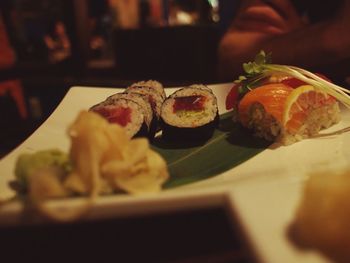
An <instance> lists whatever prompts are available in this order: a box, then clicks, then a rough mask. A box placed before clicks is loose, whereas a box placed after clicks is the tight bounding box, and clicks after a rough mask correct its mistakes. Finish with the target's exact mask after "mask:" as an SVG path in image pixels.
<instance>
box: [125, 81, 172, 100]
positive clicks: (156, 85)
mask: <svg viewBox="0 0 350 263" xmlns="http://www.w3.org/2000/svg"><path fill="white" fill-rule="evenodd" d="M131 87H148V88H152V89H153V90H154V91H155V92H157V93H158V94H159V95H160V96H161V97H162V99H163V100H164V99H165V98H166V95H165V91H164V87H163V85H162V84H161V83H160V82H158V81H156V80H147V81H139V82H136V83H133V84H132V85H131V86H130V88H131Z"/></svg>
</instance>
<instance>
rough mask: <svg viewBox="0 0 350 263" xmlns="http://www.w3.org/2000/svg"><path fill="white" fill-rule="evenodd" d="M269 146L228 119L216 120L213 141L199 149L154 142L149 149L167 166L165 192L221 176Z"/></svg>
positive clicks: (229, 117) (157, 140) (198, 147)
mask: <svg viewBox="0 0 350 263" xmlns="http://www.w3.org/2000/svg"><path fill="white" fill-rule="evenodd" d="M269 144H270V143H268V142H266V141H264V140H261V139H258V138H254V137H253V136H252V135H251V134H250V133H249V132H247V130H245V129H244V128H242V127H241V126H240V125H237V124H234V123H233V122H232V120H231V115H230V114H228V113H226V114H223V115H221V116H220V124H219V127H218V128H217V129H216V130H215V132H214V135H213V137H212V138H211V139H210V140H208V141H207V142H206V143H205V144H202V145H195V144H192V145H190V144H189V143H182V144H179V143H171V142H166V141H163V140H162V139H161V138H156V139H155V141H154V142H153V145H152V148H153V149H154V150H155V151H157V152H158V153H159V154H161V155H162V156H163V158H164V159H165V160H166V162H167V164H168V169H169V172H170V179H169V180H168V182H167V183H166V184H165V186H164V187H165V188H171V187H176V186H180V185H184V184H188V183H193V182H197V181H200V180H203V179H207V178H210V177H213V176H215V175H218V174H220V173H222V172H225V171H227V170H229V169H231V168H233V167H235V166H237V165H239V164H241V163H243V162H244V161H246V160H248V159H250V158H252V157H253V156H255V155H257V154H258V153H260V152H261V151H263V150H264V149H266V148H267V147H268V146H269Z"/></svg>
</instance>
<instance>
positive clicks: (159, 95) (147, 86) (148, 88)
mask: <svg viewBox="0 0 350 263" xmlns="http://www.w3.org/2000/svg"><path fill="white" fill-rule="evenodd" d="M125 92H126V93H134V94H135V93H136V94H142V95H144V96H147V98H148V102H149V103H150V104H151V107H152V110H153V114H154V115H155V117H156V118H157V119H159V117H160V108H161V106H162V104H163V101H164V99H165V97H166V96H165V91H164V89H163V86H162V84H160V83H159V82H157V81H151V80H150V81H141V82H137V83H134V84H132V85H131V86H130V87H128V88H126V90H125Z"/></svg>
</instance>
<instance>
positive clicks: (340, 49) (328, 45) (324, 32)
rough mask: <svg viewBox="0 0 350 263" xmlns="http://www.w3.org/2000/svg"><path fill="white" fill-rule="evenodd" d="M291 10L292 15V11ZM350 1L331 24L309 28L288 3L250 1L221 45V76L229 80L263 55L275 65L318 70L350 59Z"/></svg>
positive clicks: (242, 8) (284, 0)
mask: <svg viewBox="0 0 350 263" xmlns="http://www.w3.org/2000/svg"><path fill="white" fill-rule="evenodd" d="M288 10H289V11H288ZM349 28H350V1H349V0H345V1H344V6H343V7H342V8H340V11H339V14H338V15H337V16H336V17H335V18H334V19H330V20H328V21H323V22H320V23H318V24H314V25H308V24H307V23H305V21H303V19H302V18H301V17H299V16H298V14H297V13H296V11H295V9H294V7H293V6H292V5H291V4H290V3H289V1H288V0H270V1H261V0H251V1H250V0H249V1H248V0H247V1H245V3H244V4H243V6H242V7H241V9H240V12H239V13H238V15H237V17H236V18H235V20H234V21H233V24H232V26H231V28H230V29H229V31H228V32H227V33H226V34H225V35H224V37H223V38H222V40H221V42H220V45H219V53H218V56H219V75H220V77H221V78H222V79H225V80H228V79H233V78H235V77H237V75H238V74H240V73H241V71H242V63H243V62H247V61H250V60H252V59H253V58H254V56H255V55H256V54H257V53H258V52H259V50H265V51H266V52H272V57H273V61H274V62H275V63H281V64H294V65H298V66H301V67H314V66H316V65H317V66H322V65H326V64H331V63H334V62H335V61H337V60H340V59H343V58H347V57H349V56H350V35H349V33H348V32H349Z"/></svg>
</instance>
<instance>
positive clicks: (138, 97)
mask: <svg viewBox="0 0 350 263" xmlns="http://www.w3.org/2000/svg"><path fill="white" fill-rule="evenodd" d="M118 99H126V100H132V101H134V102H136V103H137V104H139V105H140V106H141V108H142V113H143V115H144V116H145V122H146V125H147V128H148V138H149V139H152V138H153V137H154V135H155V131H156V126H157V122H158V121H157V118H156V117H154V114H153V111H152V107H151V104H150V103H149V102H148V97H147V96H146V95H142V94H137V93H117V94H114V95H112V96H109V97H108V98H107V99H106V101H111V102H113V101H114V100H118Z"/></svg>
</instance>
